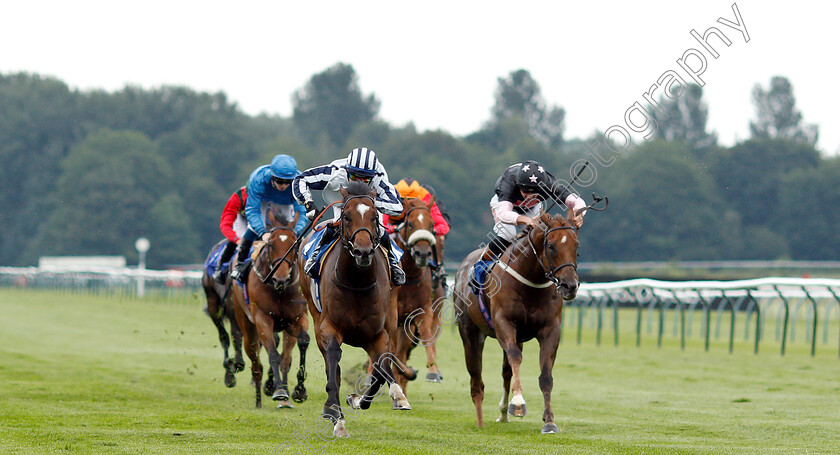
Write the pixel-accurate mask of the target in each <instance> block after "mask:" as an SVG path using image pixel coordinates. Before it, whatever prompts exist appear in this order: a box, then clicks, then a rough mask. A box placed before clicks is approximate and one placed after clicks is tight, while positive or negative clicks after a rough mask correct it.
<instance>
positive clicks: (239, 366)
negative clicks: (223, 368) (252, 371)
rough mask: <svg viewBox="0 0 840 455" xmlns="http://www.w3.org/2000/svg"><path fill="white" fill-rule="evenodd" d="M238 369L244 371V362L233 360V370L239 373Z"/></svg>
mask: <svg viewBox="0 0 840 455" xmlns="http://www.w3.org/2000/svg"><path fill="white" fill-rule="evenodd" d="M240 371H245V362H243V361H241V360H238V361H236V362H233V372H234V373H239V372H240Z"/></svg>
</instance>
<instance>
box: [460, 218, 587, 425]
mask: <svg viewBox="0 0 840 455" xmlns="http://www.w3.org/2000/svg"><path fill="white" fill-rule="evenodd" d="M573 219H574V211H572V210H569V212H568V215H567V217H566V218H564V217H562V216H557V217H554V216H552V215H550V214H548V213H543V214H542V215H541V216H540V217H539V219H538V224H537V226H536V227H533V228H526V229H525V231H524V232H523V234H524V235H520V237H519V238H518V239H517V240H516V241H515V242H514V243H513V244H512V245H511V246H510V247H508V249H507V251H506V252H505V253H504V254H503V255H502V257H501V258H500V260H499V262H498V264H496V266H495V267H493V268H492V269H491V270H490V272H489V273H488V274H487V280H486V284H485V286H484V291H483V294H484V295H485V297H484V299H485V302H486V307H487V310H488V311H489V316H490V321H491V323H492V324H490V323H488V322H487V320H486V319H485V318H484V316H483V315H482V309H481V308H480V306H479V301H478V298H477V297H476V296H475V294H473V293H472V291H471V290H470V288H469V284H468V282H469V272H470V268H472V267H473V264H475V262H476V260H477V259H479V258H480V257H481V255H482V253H483V251H484V250H483V249H478V250H475V251H473V252H472V253H470V254H469V255H468V256H467V257H466V259H464V261H463V262H462V263H461V266H460V267H459V268H458V274H457V275H456V279H455V292H454V302H455V308H456V311H457V313H458V326H459V331H460V333H461V340H462V342H463V344H464V355H465V357H466V363H467V370H468V371H469V373H470V393H471V395H472V399H473V403H474V404H475V412H476V417H477V420H478V426H479V427H481V426H483V425H484V418H483V416H482V410H481V403H482V401H483V400H484V382H483V381H482V380H481V367H482V359H481V357H482V351H483V350H484V341H485V338H486V337H488V336H490V337H493V338H496V339H497V340H498V341H499V344H500V345H501V346H502V350H503V351H504V353H503V356H502V379H503V382H504V389H503V395H502V401H501V402H500V403H499V410H500V411H501V417H499V419H498V420H497V422H507V421H508V414H511V415H514V416H517V417H523V416H525V414H526V412H527V410H526V407H525V399H524V398H523V397H522V384H521V383H520V380H519V367H520V364H521V363H522V344H523V343H524V342H526V341H529V340H531V339H533V338H536V339H537V342H538V343H539V345H540V376H539V385H540V390H542V393H543V399H544V400H545V410H544V411H543V422H545V424H544V425H543V427H542V433H543V434H546V433H557V432H558V431H559V430H558V428H557V425H556V424H555V423H554V413H553V412H552V411H551V389H552V387H553V378H552V375H551V370H552V368H553V367H554V358H555V356H556V355H557V345H558V344H559V342H560V318H561V317H562V312H563V301H564V300H573V299H574V298H575V295H576V294H577V289H578V276H577V249H578V239H577V230H576V229H575V227H574V224H573ZM511 380H512V385H513V399H512V400H511V401H510V404H509V405H508V397H509V395H510V389H511Z"/></svg>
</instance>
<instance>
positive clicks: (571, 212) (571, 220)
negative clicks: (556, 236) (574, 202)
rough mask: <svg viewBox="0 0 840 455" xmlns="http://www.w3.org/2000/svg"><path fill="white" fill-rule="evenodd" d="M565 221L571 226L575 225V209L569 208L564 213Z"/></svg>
mask: <svg viewBox="0 0 840 455" xmlns="http://www.w3.org/2000/svg"><path fill="white" fill-rule="evenodd" d="M566 221H568V222H569V223H572V224H574V223H575V209H573V208H571V207H570V208H569V210H568V211H567V212H566Z"/></svg>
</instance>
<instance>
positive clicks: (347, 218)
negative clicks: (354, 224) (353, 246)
mask: <svg viewBox="0 0 840 455" xmlns="http://www.w3.org/2000/svg"><path fill="white" fill-rule="evenodd" d="M344 221H346V222H348V223H349V222H350V215H344Z"/></svg>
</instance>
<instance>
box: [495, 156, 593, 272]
mask: <svg viewBox="0 0 840 455" xmlns="http://www.w3.org/2000/svg"><path fill="white" fill-rule="evenodd" d="M495 193H496V194H495V195H494V196H493V198H492V199H490V209H491V210H492V211H493V220H494V221H495V222H496V224H495V225H494V226H493V234H494V238H492V239H491V241H490V244H489V245H488V246H487V250H486V251H485V252H484V255H483V256H482V257H481V259H482V262H484V266H488V265H489V263H490V262H491V261H493V260H494V259H496V258H498V257H500V256H501V255H502V253H503V252H504V251H505V249H507V247H508V246H509V245H510V244H511V243H512V242H513V240H514V239H515V238H516V226H517V225H530V226H536V225H537V224H538V221H537V218H538V217H539V215H540V212H542V202H543V201H546V200H548V199H553V200H555V201H560V202H563V204H564V205H565V206H566V207H568V208H569V209H570V210H578V209H581V208H584V207H586V203H585V202H584V201H583V198H581V197H580V196H578V195H577V194H574V193H572V192H571V191H569V189H568V188H566V187H565V186H563V185H562V184H560V183H559V182H557V180H556V179H555V178H554V176H553V175H551V174H550V173H549V172H547V171H546V170H545V169H544V168H543V166H542V165H541V164H540V163H537V162H536V161H531V160H529V161H523V162H522V163H517V164H514V165H512V166H510V167H508V168H507V169H506V170H505V172H504V173H503V174H502V175H501V176H500V177H499V179H498V180H496V190H495ZM585 213H586V212H585V211H583V212H581V213H580V214H578V215H576V216H575V219H574V224H575V227H577V228H580V227H581V226H582V225H583V215H584V214H585Z"/></svg>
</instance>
